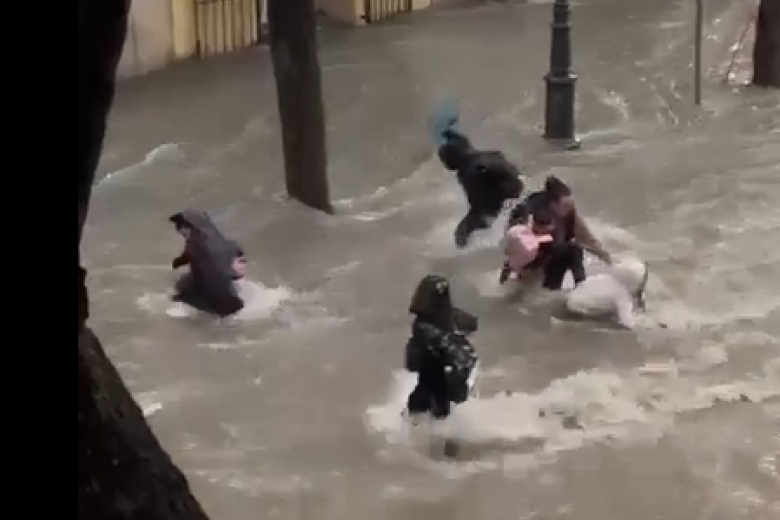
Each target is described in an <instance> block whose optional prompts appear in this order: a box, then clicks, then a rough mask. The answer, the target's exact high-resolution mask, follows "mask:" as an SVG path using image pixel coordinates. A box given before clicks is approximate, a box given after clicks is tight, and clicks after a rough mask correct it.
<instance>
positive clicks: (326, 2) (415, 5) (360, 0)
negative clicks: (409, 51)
mask: <svg viewBox="0 0 780 520" xmlns="http://www.w3.org/2000/svg"><path fill="white" fill-rule="evenodd" d="M315 1H316V6H317V9H319V10H321V11H322V12H324V13H325V14H326V15H328V16H330V17H331V18H333V19H335V20H339V21H341V22H345V23H348V24H352V25H362V24H363V23H365V22H364V19H363V15H364V14H365V12H364V11H365V0H315ZM442 1H445V0H412V10H413V11H419V10H421V9H427V8H429V7H431V6H432V5H433V4H435V3H437V2H442Z"/></svg>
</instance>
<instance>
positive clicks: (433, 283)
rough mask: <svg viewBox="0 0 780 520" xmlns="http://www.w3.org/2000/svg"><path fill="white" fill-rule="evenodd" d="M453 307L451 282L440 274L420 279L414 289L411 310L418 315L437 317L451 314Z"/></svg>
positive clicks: (410, 304)
mask: <svg viewBox="0 0 780 520" xmlns="http://www.w3.org/2000/svg"><path fill="white" fill-rule="evenodd" d="M451 309H452V300H451V298H450V282H449V281H448V280H447V279H446V278H444V277H443V276H440V275H438V274H429V275H426V276H425V277H423V279H422V280H420V283H418V284H417V288H416V289H415V290H414V295H413V296H412V301H411V303H409V312H410V313H412V314H415V315H417V316H421V317H426V318H429V319H435V318H437V317H440V316H442V315H443V314H446V315H449V314H450V312H451Z"/></svg>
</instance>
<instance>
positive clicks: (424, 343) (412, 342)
mask: <svg viewBox="0 0 780 520" xmlns="http://www.w3.org/2000/svg"><path fill="white" fill-rule="evenodd" d="M409 312H410V313H412V314H413V315H414V316H415V319H414V322H413V323H412V337H411V338H410V339H409V342H408V343H407V346H406V368H407V370H410V371H412V372H416V373H417V386H416V387H415V388H414V390H413V391H412V393H411V394H409V398H408V400H407V412H408V413H409V415H410V416H412V417H415V416H419V415H420V414H424V413H430V414H431V416H432V417H433V418H435V419H444V418H446V417H448V416H449V415H450V412H451V405H452V403H456V404H458V403H463V402H465V401H466V400H467V399H468V397H469V393H470V391H471V388H470V384H471V376H472V371H473V370H474V369H475V367H476V364H477V361H478V358H477V354H476V352H475V350H474V347H473V346H472V345H471V343H470V342H469V340H468V335H470V334H473V333H474V332H476V330H477V326H478V322H477V318H476V317H475V316H473V315H471V314H469V313H467V312H465V311H463V310H461V309H458V308H457V307H455V306H453V305H452V300H451V297H450V284H449V282H448V281H447V279H446V278H444V277H442V276H438V275H427V276H425V277H424V278H423V279H422V280H421V281H420V283H419V284H418V286H417V289H416V290H415V293H414V296H413V297H412V301H411V304H410V306H409Z"/></svg>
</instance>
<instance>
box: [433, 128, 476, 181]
mask: <svg viewBox="0 0 780 520" xmlns="http://www.w3.org/2000/svg"><path fill="white" fill-rule="evenodd" d="M444 135H445V137H446V139H447V141H446V142H445V143H444V144H443V145H441V146H440V147H439V150H438V155H439V160H440V161H441V163H442V164H443V165H444V167H445V168H447V169H448V170H450V171H456V170H459V169H460V168H461V167H462V166H463V164H464V163H465V162H466V160H467V159H468V158H469V157H470V156H471V154H472V152H474V147H473V146H471V141H469V139H468V137H466V136H464V135H462V134H459V133H457V132H455V131H452V130H447V131H446V132H445V134H444Z"/></svg>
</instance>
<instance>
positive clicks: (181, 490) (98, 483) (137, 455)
mask: <svg viewBox="0 0 780 520" xmlns="http://www.w3.org/2000/svg"><path fill="white" fill-rule="evenodd" d="M129 5H130V1H129V0H79V3H78V17H79V18H78V34H79V36H78V40H79V44H78V45H79V51H78V52H79V74H78V144H77V148H78V166H77V184H78V198H79V200H78V209H79V212H78V213H79V217H78V219H79V238H78V248H79V259H78V272H79V284H78V378H79V385H78V386H79V388H78V392H79V397H78V430H79V433H78V436H79V438H78V460H79V470H78V473H79V475H78V502H79V504H78V518H79V520H208V519H207V517H206V515H205V513H204V512H203V510H202V509H201V507H200V505H199V504H198V502H197V500H195V498H194V497H193V496H192V494H191V493H190V490H189V486H188V484H187V481H186V479H185V478H184V476H183V475H182V474H181V472H180V471H179V470H178V469H177V468H176V466H175V465H174V464H173V462H172V461H171V459H170V457H169V456H168V454H167V453H165V451H164V450H163V449H162V447H161V446H160V443H159V442H158V441H157V439H156V438H155V436H154V433H152V431H151V429H150V428H149V425H148V424H147V423H146V420H145V419H144V416H143V414H142V413H141V410H140V409H139V407H138V405H137V404H136V403H135V401H134V400H133V398H132V396H131V395H130V393H129V392H128V390H127V388H126V387H125V385H124V383H123V382H122V379H121V378H120V377H119V374H118V373H117V371H116V369H115V368H114V366H113V365H112V364H111V361H109V359H108V358H107V357H106V355H105V352H104V351H103V348H102V347H101V345H100V342H99V341H98V339H97V338H96V337H95V336H94V335H93V334H92V332H91V331H90V330H89V329H88V328H86V327H85V322H86V320H87V317H88V315H89V301H88V298H87V290H86V285H85V278H86V271H85V270H84V269H83V268H82V267H81V233H82V230H83V226H84V219H85V218H86V215H87V210H88V209H89V199H90V193H91V188H92V181H93V179H94V175H95V168H96V167H97V163H98V159H99V158H100V152H101V150H102V147H103V137H104V135H105V130H106V118H107V115H108V111H109V109H110V108H111V102H112V99H113V96H114V86H115V73H116V66H117V63H118V61H119V56H120V54H121V52H122V46H123V44H124V39H125V32H126V29H127V13H128V9H129Z"/></svg>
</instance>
